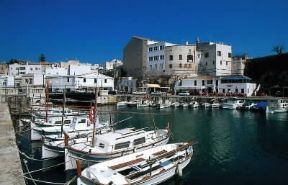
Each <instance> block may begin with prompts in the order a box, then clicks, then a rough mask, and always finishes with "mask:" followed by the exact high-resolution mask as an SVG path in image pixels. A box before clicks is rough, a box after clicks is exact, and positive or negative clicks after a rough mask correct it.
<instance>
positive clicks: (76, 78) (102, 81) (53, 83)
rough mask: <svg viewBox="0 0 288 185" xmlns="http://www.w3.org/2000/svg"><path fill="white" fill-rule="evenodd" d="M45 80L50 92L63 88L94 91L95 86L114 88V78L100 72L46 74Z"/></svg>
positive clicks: (107, 88)
mask: <svg viewBox="0 0 288 185" xmlns="http://www.w3.org/2000/svg"><path fill="white" fill-rule="evenodd" d="M46 80H47V83H48V86H49V88H52V92H56V91H59V90H63V89H69V90H70V91H76V90H84V91H94V89H95V88H96V87H99V88H101V89H106V90H114V78H112V77H109V76H105V75H102V74H85V75H66V76H47V78H46Z"/></svg>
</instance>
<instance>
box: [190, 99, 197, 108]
mask: <svg viewBox="0 0 288 185" xmlns="http://www.w3.org/2000/svg"><path fill="white" fill-rule="evenodd" d="M189 107H190V108H198V107H199V103H198V102H197V101H192V102H190V103H189Z"/></svg>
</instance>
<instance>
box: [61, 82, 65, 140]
mask: <svg viewBox="0 0 288 185" xmlns="http://www.w3.org/2000/svg"><path fill="white" fill-rule="evenodd" d="M65 106H66V87H65V88H64V89H63V104H62V124H61V137H62V134H63V127H64V116H65V113H64V111H65Z"/></svg>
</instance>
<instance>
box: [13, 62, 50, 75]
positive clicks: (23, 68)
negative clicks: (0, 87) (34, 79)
mask: <svg viewBox="0 0 288 185" xmlns="http://www.w3.org/2000/svg"><path fill="white" fill-rule="evenodd" d="M44 72H45V68H44V67H43V66H42V65H41V64H31V63H30V64H29V63H28V62H27V63H26V64H10V65H9V72H8V75H10V76H21V75H23V74H44Z"/></svg>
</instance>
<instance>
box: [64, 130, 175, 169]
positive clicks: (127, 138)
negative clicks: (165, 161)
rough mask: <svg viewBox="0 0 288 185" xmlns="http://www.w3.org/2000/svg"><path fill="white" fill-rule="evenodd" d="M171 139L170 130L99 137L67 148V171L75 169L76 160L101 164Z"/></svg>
mask: <svg viewBox="0 0 288 185" xmlns="http://www.w3.org/2000/svg"><path fill="white" fill-rule="evenodd" d="M169 137H170V132H169V128H167V129H158V130H147V129H135V128H125V129H119V130H115V131H114V132H109V133H105V134H102V135H97V136H96V137H95V140H94V141H93V140H92V141H91V142H86V143H80V144H74V145H71V146H67V147H66V149H65V170H70V169H75V168H76V160H82V161H83V164H84V163H85V161H86V162H87V163H89V162H90V163H96V162H101V161H104V160H107V159H111V158H115V157H120V156H123V155H127V154H130V153H134V152H136V151H142V150H145V149H149V148H152V147H154V146H159V145H164V144H166V143H167V142H168V140H169ZM93 142H94V143H93Z"/></svg>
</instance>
